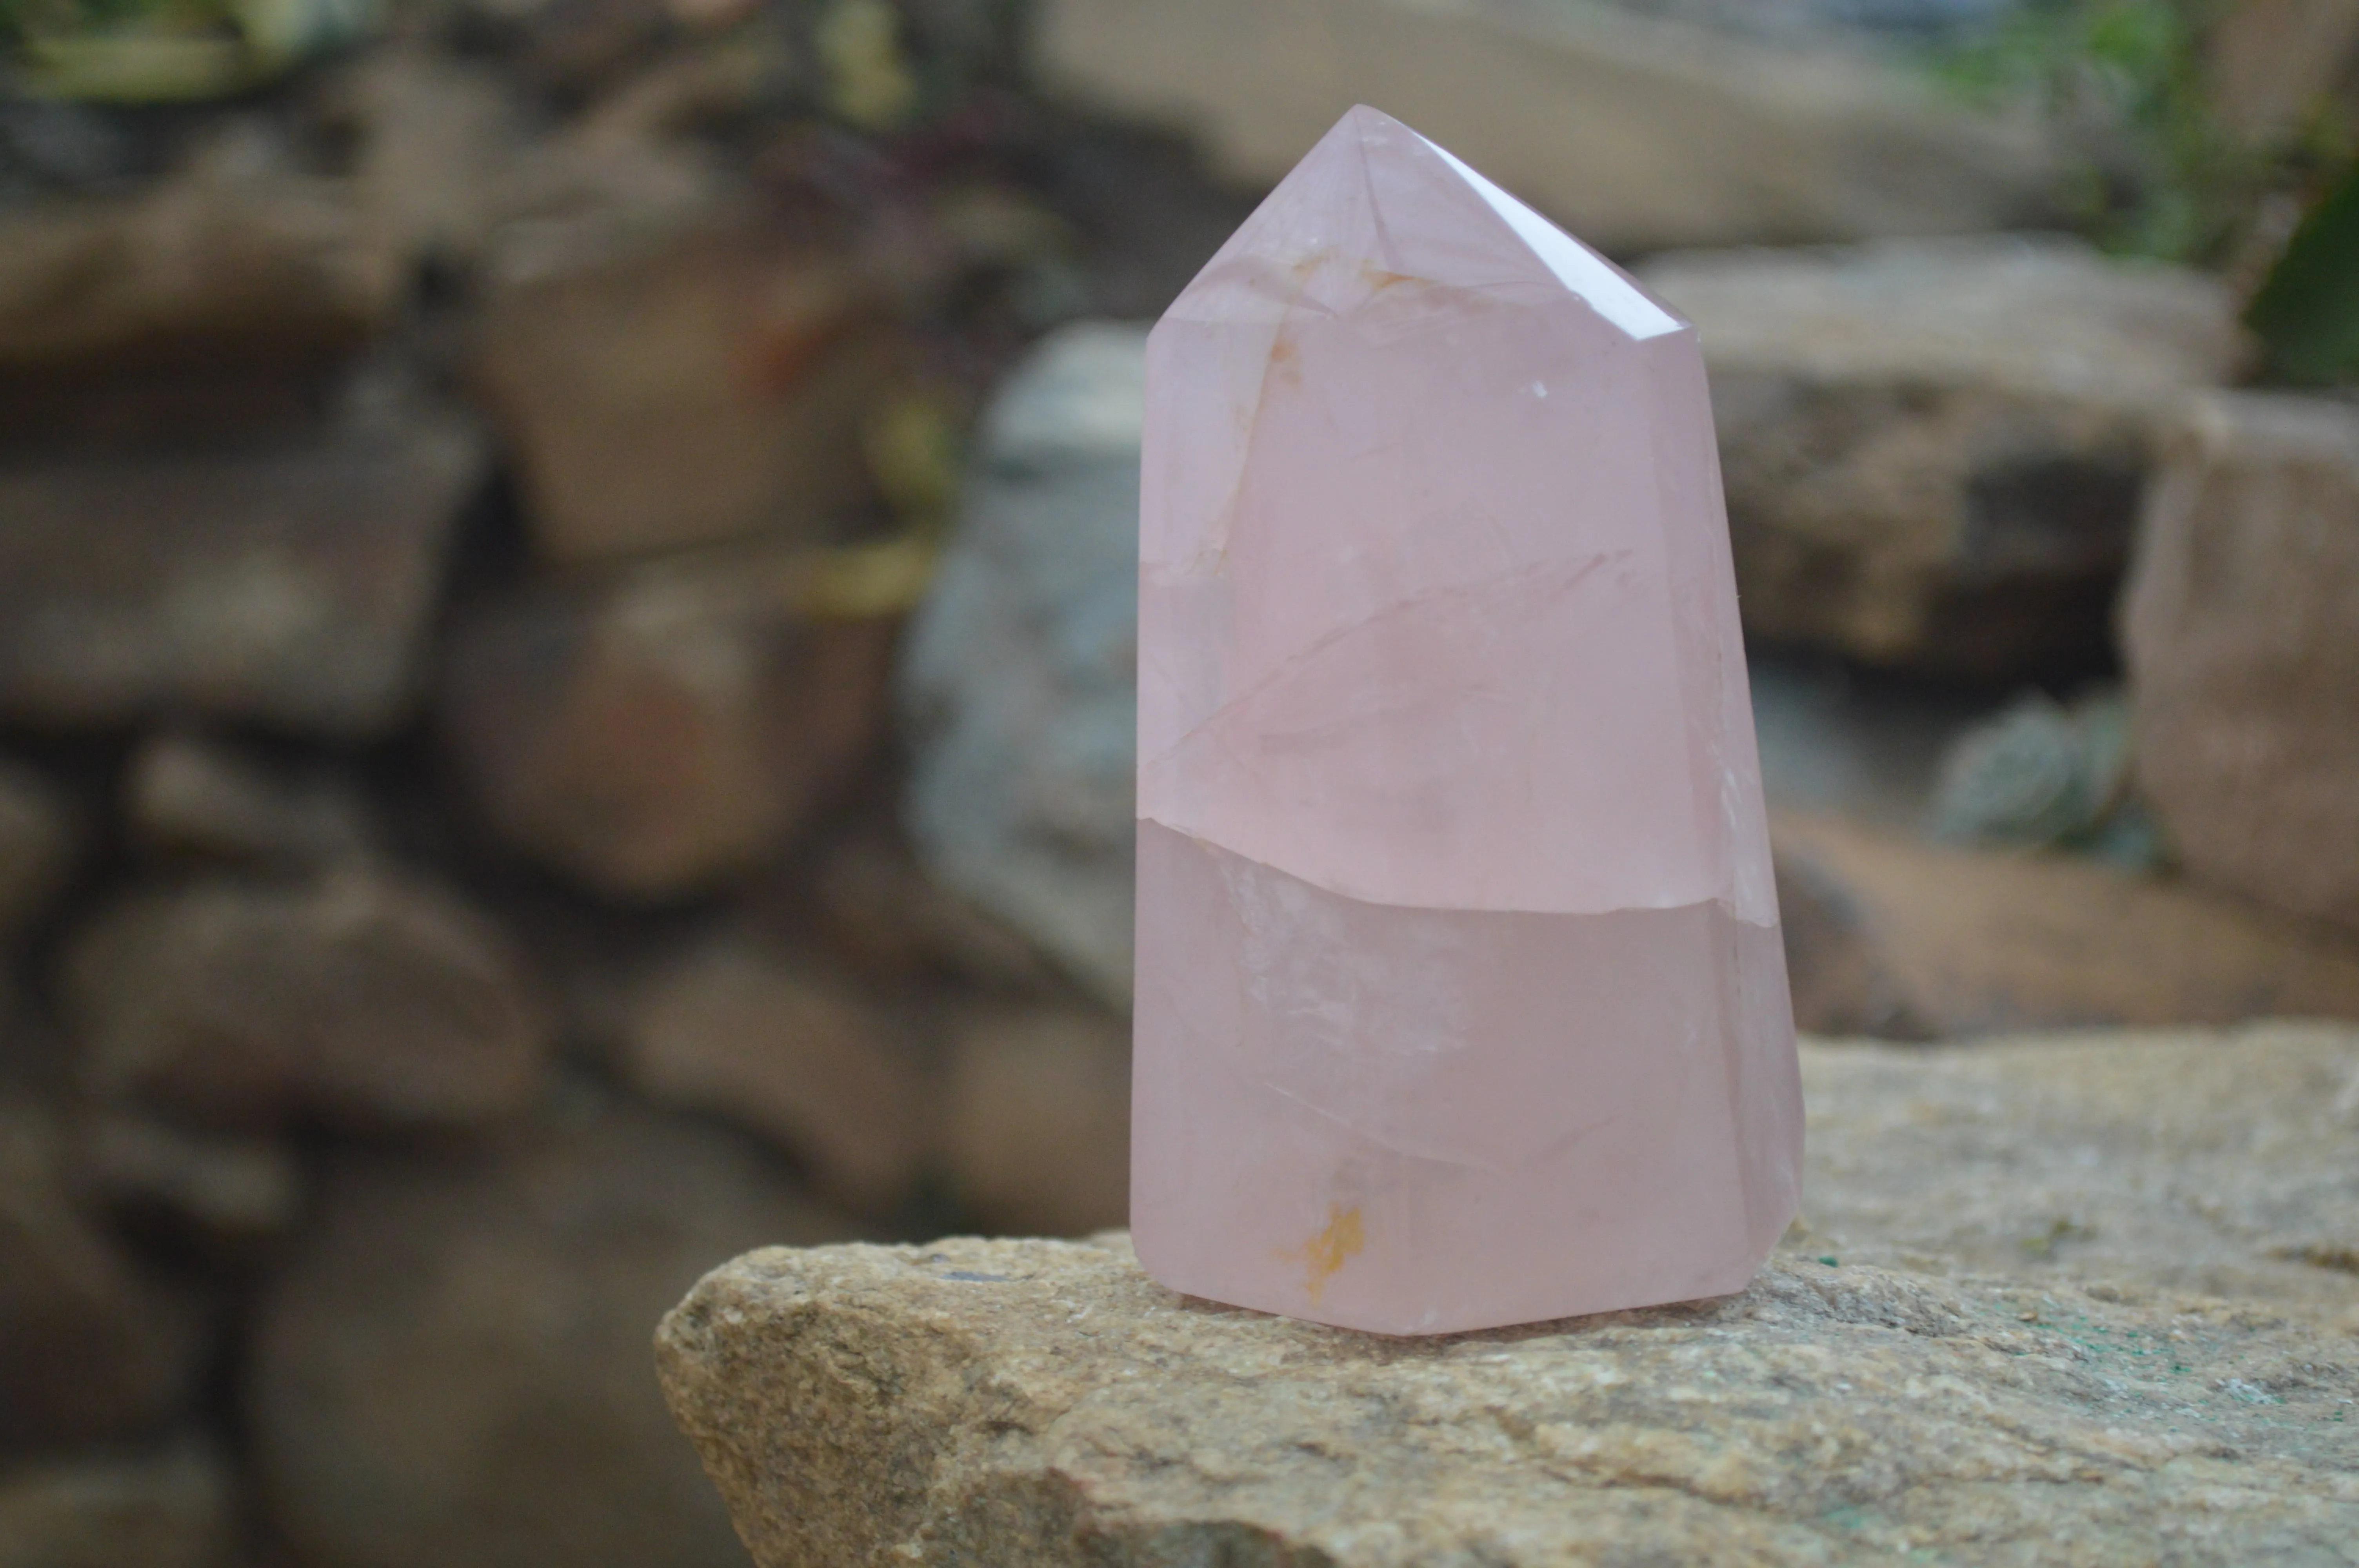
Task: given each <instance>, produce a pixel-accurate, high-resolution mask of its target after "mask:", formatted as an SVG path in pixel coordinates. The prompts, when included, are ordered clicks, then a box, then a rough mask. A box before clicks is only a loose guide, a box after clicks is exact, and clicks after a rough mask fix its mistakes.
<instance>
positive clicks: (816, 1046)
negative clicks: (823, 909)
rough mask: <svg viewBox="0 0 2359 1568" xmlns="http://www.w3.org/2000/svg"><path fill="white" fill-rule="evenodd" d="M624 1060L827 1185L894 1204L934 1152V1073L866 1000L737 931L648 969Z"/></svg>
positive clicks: (665, 1094)
mask: <svg viewBox="0 0 2359 1568" xmlns="http://www.w3.org/2000/svg"><path fill="white" fill-rule="evenodd" d="M620 1065H621V1068H622V1072H623V1076H624V1077H625V1080H626V1081H627V1082H628V1083H629V1084H630V1085H631V1086H632V1087H634V1088H636V1089H637V1090H639V1091H640V1092H641V1093H642V1094H645V1095H647V1097H648V1098H651V1099H655V1100H658V1101H660V1102H663V1103H665V1104H669V1105H676V1106H679V1107H682V1108H687V1109H690V1110H701V1111H705V1112H708V1113H710V1114H712V1115H714V1116H719V1117H722V1118H723V1119H727V1120H730V1121H734V1122H735V1123H737V1124H738V1125H739V1126H741V1127H744V1128H746V1129H747V1130H751V1131H753V1132H756V1133H758V1134H760V1135H761V1136H763V1137H764V1138H766V1139H767V1140H769V1141H771V1142H773V1143H775V1144H777V1145H778V1146H779V1147H780V1148H781V1149H783V1150H784V1151H785V1152H787V1153H788V1154H789V1155H790V1156H793V1157H794V1158H795V1159H796V1160H797V1161H798V1162H799V1163H800V1164H801V1165H802V1166H803V1168H804V1169H806V1170H807V1171H809V1172H810V1176H811V1180H812V1182H813V1184H815V1185H816V1186H817V1187H818V1188H819V1190H820V1191H821V1192H822V1193H824V1194H826V1195H829V1196H831V1197H832V1198H835V1199H836V1200H838V1201H839V1202H842V1203H843V1204H845V1205H847V1206H851V1207H853V1208H855V1209H858V1210H860V1211H861V1212H863V1213H865V1214H872V1215H879V1216H887V1217H889V1216H891V1215H893V1214H894V1213H895V1212H896V1211H897V1210H898V1209H899V1208H901V1206H903V1205H904V1204H906V1203H907V1202H908V1200H909V1199H910V1197H911V1196H912V1195H914V1193H915V1191H916V1188H917V1184H918V1180H919V1176H920V1175H921V1174H922V1173H923V1172H924V1169H925V1166H926V1162H927V1159H928V1156H929V1154H930V1152H931V1151H932V1144H933V1139H932V1133H933V1129H934V1124H935V1114H934V1113H935V1095H936V1092H937V1086H936V1085H935V1084H934V1083H933V1082H932V1081H930V1079H929V1077H928V1076H926V1075H925V1074H924V1073H923V1072H922V1071H921V1069H920V1063H919V1060H918V1058H917V1055H916V1054H915V1052H914V1051H913V1050H912V1048H911V1046H910V1044H909V1043H908V1041H907V1040H905V1039H903V1038H901V1037H900V1034H899V1032H898V1031H897V1028H896V1027H895V1024H894V1022H893V1021H892V1020H890V1019H889V1018H887V1017H886V1015H885V1014H884V1013H883V1012H882V1011H880V1010H879V1009H878V1008H877V1007H876V1006H875V1004H874V1003H872V1002H870V1001H868V1000H866V999H864V998H863V997H862V996H860V995H859V994H858V993H857V992H854V991H853V990H851V989H849V988H847V987H845V986H844V985H843V984H842V983H841V982H839V981H836V980H833V979H830V978H829V977H828V976H827V975H826V974H825V973H824V972H823V971H821V970H820V969H819V968H816V967H815V966H814V965H812V964H811V963H810V961H808V960H798V959H797V958H795V957H792V956H791V955H788V954H782V953H779V952H777V951H776V950H774V949H772V948H770V947H769V946H766V945H765V944H761V943H758V942H756V941H755V940H752V939H750V938H747V937H745V936H723V937H722V938H720V939H719V940H717V941H714V942H712V943H710V944H708V945H705V946H701V947H698V948H696V949H694V950H692V951H690V952H689V953H687V954H685V955H683V956H681V957H679V958H678V959H677V960H675V961H673V962H671V963H669V964H667V965H665V966H664V967H662V968H659V969H658V971H657V972H656V973H655V974H653V975H652V976H650V977H649V978H648V979H647V982H646V984H645V985H644V986H643V987H642V988H641V989H640V991H639V994H638V996H637V997H636V1000H635V1003H634V1005H633V1007H632V1009H631V1020H630V1026H629V1031H628V1034H627V1036H626V1038H625V1041H624V1043H623V1049H622V1053H621V1062H620Z"/></svg>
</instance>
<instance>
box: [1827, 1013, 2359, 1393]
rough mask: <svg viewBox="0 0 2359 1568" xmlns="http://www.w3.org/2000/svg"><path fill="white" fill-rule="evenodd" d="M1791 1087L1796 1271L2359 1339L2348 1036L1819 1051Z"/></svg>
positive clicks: (2171, 1034) (2275, 1030) (2355, 1155)
mask: <svg viewBox="0 0 2359 1568" xmlns="http://www.w3.org/2000/svg"><path fill="white" fill-rule="evenodd" d="M1802 1088H1803V1098H1804V1100H1805V1102H1806V1103H1807V1104H1808V1106H1809V1107H1810V1153H1809V1160H1808V1165H1807V1167H1806V1169H1805V1172H1804V1175H1803V1184H1802V1221H1801V1226H1800V1227H1799V1228H1798V1229H1797V1230H1796V1231H1795V1232H1794V1233H1792V1234H1790V1235H1789V1237H1788V1243H1789V1245H1790V1246H1792V1247H1794V1248H1796V1249H1802V1250H1805V1251H1806V1252H1807V1254H1808V1255H1810V1256H1818V1255H1821V1254H1830V1255H1832V1256H1834V1257H1837V1258H1840V1259H1841V1260H1843V1264H1844V1265H1845V1266H1846V1267H1848V1266H1849V1265H1851V1264H1852V1263H1854V1262H1865V1263H1876V1264H1881V1265H1886V1266H1888V1267H1892V1268H1899V1269H1908V1270H1913V1271H1920V1272H1926V1273H1946V1274H1951V1275H1965V1274H1976V1273H1979V1274H2006V1275H2012V1276H2014V1277H2017V1278H2020V1279H2025V1280H2041V1281H2047V1280H2080V1281H2102V1282H2106V1283H2111V1284H2115V1285H2121V1286H2124V1287H2125V1288H2140V1289H2160V1290H2169V1291H2180V1292H2201V1293H2204V1294H2207V1295H2216V1296H2223V1297H2232V1298H2241V1299H2251V1300H2267V1301H2269V1302H2272V1303H2279V1304H2291V1303H2306V1304H2307V1305H2308V1306H2309V1307H2310V1308H2312V1309H2314V1310H2316V1311H2319V1312H2321V1313H2324V1314H2328V1315H2329V1316H2330V1318H2331V1319H2332V1321H2333V1322H2334V1323H2335V1324H2336V1325H2339V1326H2340V1327H2341V1328H2342V1329H2343V1331H2345V1332H2347V1333H2353V1334H2359V1028H2354V1027H2353V1026H2351V1025H2349V1024H2340V1025H2330V1024H2323V1023H2307V1024H2305V1023H2261V1024H2254V1025H2252V1026H2250V1027H2248V1028H2245V1029H2242V1030H2237V1031H2234V1032H2233V1033H2218V1032H2215V1031H2212V1030H2201V1029H2187V1030H2177V1031H2158V1032H2154V1033H2120V1032H2114V1031H2102V1032H2097V1031H2093V1032H2088V1033H2080V1034H2059V1035H2049V1036H2034V1037H2028V1038H2017V1039H2013V1040H2004V1041H1994V1042H1991V1043H1989V1044H1981V1045H1970V1046H1956V1047H1950V1048H1944V1049H1936V1050H1928V1049H1923V1048H1920V1047H1912V1046H1906V1045H1898V1046H1896V1045H1866V1044H1827V1045H1815V1046H1808V1047H1805V1048H1804V1051H1803V1053H1802ZM2336 1354H2337V1356H2338V1357H2340V1358H2341V1359H2344V1360H2351V1361H2359V1339H2347V1340H2345V1341H2344V1342H2343V1348H2342V1349H2341V1350H2339V1351H2338V1352H2337V1353H2336ZM2349 1419H2350V1420H2352V1421H2359V1411H2353V1412H2352V1414H2351V1416H2350V1417H2349Z"/></svg>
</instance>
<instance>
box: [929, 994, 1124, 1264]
mask: <svg viewBox="0 0 2359 1568" xmlns="http://www.w3.org/2000/svg"><path fill="white" fill-rule="evenodd" d="M947 1098H948V1107H947V1111H946V1117H947V1125H946V1127H945V1129H944V1135H943V1136H944V1147H945V1153H946V1157H947V1160H948V1162H949V1173H950V1181H951V1195H952V1196H953V1197H955V1198H956V1199H957V1200H958V1202H959V1204H960V1206H962V1208H964V1209H965V1210H966V1211H967V1212H968V1213H970V1214H972V1215H973V1216H974V1217H976V1218H977V1219H978V1220H979V1221H981V1222H982V1223H983V1224H984V1225H985V1226H987V1227H990V1228H991V1229H993V1230H995V1231H1005V1232H1013V1233H1015V1234H1017V1235H1032V1236H1082V1235H1087V1234H1088V1233H1090V1232H1091V1231H1093V1230H1099V1229H1102V1228H1103V1227H1107V1226H1111V1225H1119V1224H1121V1223H1122V1222H1123V1220H1124V1218H1125V1217H1126V1216H1127V1215H1128V1213H1129V1209H1130V1031H1129V1029H1128V1028H1127V1027H1126V1026H1125V1022H1123V1021H1122V1020H1121V1019H1119V1018H1117V1017H1114V1015H1112V1014H1109V1013H1104V1012H1101V1011H1097V1010H1095V1009H1093V1008H1086V1007H1080V1006H1074V1005H1071V1004H1064V1005H1055V1004H1042V1005H1037V1006H1032V1007H1027V1008H1011V1009H1005V1010H997V1011H987V1012H984V1013H980V1014H978V1015H976V1016H974V1017H973V1018H970V1019H967V1020H965V1021H963V1022H962V1023H960V1024H959V1026H958V1027H957V1028H956V1029H955V1030H954V1031H953V1033H952V1036H951V1059H950V1086H949V1090H948V1096H947Z"/></svg>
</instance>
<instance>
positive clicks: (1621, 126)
mask: <svg viewBox="0 0 2359 1568" xmlns="http://www.w3.org/2000/svg"><path fill="white" fill-rule="evenodd" d="M1038 12H1039V15H1038V21H1037V31H1036V38H1035V45H1034V48H1035V53H1036V56H1037V59H1038V69H1039V70H1040V72H1041V74H1042V76H1043V78H1044V79H1045V81H1047V82H1048V83H1049V85H1050V87H1051V88H1053V89H1055V90H1058V91H1060V92H1064V93H1067V94H1070V95H1071V96H1073V97H1075V98H1077V99H1079V100H1081V101H1082V102H1083V103H1087V104H1090V105H1092V106H1093V107H1095V108H1098V109H1100V110H1102V111H1104V112H1107V113H1111V114H1116V115H1120V116H1122V117H1125V118H1128V119H1133V120H1139V121H1146V122H1148V123H1152V124H1160V125H1164V126H1167V127H1169V128H1170V129H1173V130H1177V131H1180V132H1184V133H1188V134H1190V135H1195V136H1196V137H1198V138H1199V139H1200V140H1201V143H1202V145H1203V146H1204V148H1205V150H1206V151H1207V152H1208V153H1209V154H1210V155H1211V157H1212V162H1213V164H1214V166H1215V167H1216V168H1217V169H1218V170H1219V171H1220V172H1222V173H1223V174H1225V175H1228V176H1230V177H1232V178H1236V179H1238V180H1240V181H1242V182H1245V183H1248V184H1253V185H1257V186H1264V187H1266V186H1269V185H1272V184H1275V183H1276V182H1277V179H1278V178H1281V177H1282V176H1283V175H1284V174H1285V173H1286V172H1287V170H1288V169H1289V168H1292V167H1293V165H1294V163H1295V160H1297V159H1298V158H1299V157H1301V156H1302V155H1303V153H1305V152H1306V151H1308V150H1309V149H1310V145H1311V144H1312V143H1313V142H1315V141H1317V140H1318V139H1319V138H1320V136H1321V135H1324V134H1325V133H1326V131H1327V129H1328V128H1329V127H1330V126H1331V125H1332V124H1334V123H1335V122H1336V120H1337V119H1339V118H1341V117H1342V115H1343V112H1344V111H1345V110H1347V109H1349V108H1350V107H1352V105H1353V103H1374V104H1376V105H1378V106H1380V107H1382V108H1383V109H1384V110H1385V111H1386V113H1388V114H1397V115H1398V116H1399V117H1400V118H1401V119H1402V120H1404V121H1406V122H1408V124H1411V125H1414V126H1415V127H1417V129H1419V131H1421V132H1423V133H1424V134H1425V135H1430V136H1431V137H1433V138H1434V139H1435V140H1437V141H1439V142H1440V143H1441V144H1442V145H1443V146H1447V147H1448V148H1450V149H1451V151H1452V152H1454V153H1456V154H1457V155H1458V156H1459V157H1462V158H1464V159H1466V161H1467V162H1469V163H1471V164H1473V166H1474V167H1475V168H1479V169H1481V170H1483V172H1484V173H1485V174H1486V175H1488V176H1490V177H1491V178H1493V179H1495V180H1497V181H1498V182H1499V183H1500V184H1501V185H1503V186H1505V187H1506V188H1507V189H1510V190H1513V191H1514V192H1516V193H1517V195H1518V196H1521V197H1522V198H1524V199H1525V200H1528V201H1530V202H1532V203H1533V204H1535V205H1536V206H1538V208H1539V209H1540V210H1541V211H1545V212H1547V213H1549V215H1550V216H1552V217H1554V218H1557V219H1559V220H1560V221H1562V222H1565V223H1567V224H1568V225H1570V226H1571V229H1572V231H1573V232H1575V233H1577V234H1579V235H1580V236H1581V237H1582V239H1584V240H1586V241H1588V242H1589V243H1592V244H1593V245H1597V246H1600V247H1602V248H1603V249H1604V250H1606V251H1608V252H1611V253H1613V254H1631V253H1636V252H1644V251H1647V250H1653V249H1658V248H1660V247H1663V246H1667V245H1724V244H1746V243H1802V242H1811V241H1824V240H1845V239H1862V238H1867V237H1871V236H1874V235H1879V234H1924V233H1951V232H1971V231H1974V230H1982V229H1995V228H2006V227H2010V226H2013V225H2017V224H2020V223H2023V222H2027V221H2036V220H2037V219H2038V217H2039V216H2040V215H2041V214H2043V213H2044V212H2046V211H2049V210H2050V209H2051V206H2052V200H2051V198H2052V192H2053V187H2054V183H2055V181H2054V174H2055V172H2056V170H2057V168H2058V167H2059V166H2058V163H2057V160H2056V159H2054V158H2053V157H2051V156H2050V154H2049V150H2048V149H2047V147H2046V146H2044V145H2043V140H2042V138H2041V136H2040V135H2039V134H2038V131H2037V129H2036V128H2035V127H2034V126H2033V125H2032V124H2029V123H2028V122H2013V123H2002V122H1999V121H1996V120H1992V119H1984V118H1981V117H1977V116H1975V115H1972V114H1967V113H1965V112H1964V111H1962V110H1961V109H1959V108H1957V107H1955V106H1954V105H1952V104H1949V103H1942V102H1941V101H1940V99H1939V97H1938V95H1937V94H1936V93H1935V92H1933V91H1932V89H1931V85H1930V83H1929V82H1926V81H1922V80H1921V79H1915V80H1912V79H1911V78H1909V77H1908V76H1907V75H1906V74H1904V73H1903V72H1902V71H1900V70H1896V69H1894V68H1893V67H1892V66H1890V65H1889V64H1887V63H1885V62H1882V61H1877V60H1874V59H1866V58H1863V57H1861V56H1859V55H1856V54H1854V53H1850V52H1846V51H1843V50H1841V49H1834V50H1828V49H1810V50H1803V49H1776V48H1769V47H1765V46H1763V45H1761V44H1758V43H1756V42H1754V41H1753V40H1750V39H1746V38H1735V37H1730V36H1727V35H1724V34H1721V33H1715V32H1712V31H1709V30H1706V29H1703V28H1699V27H1687V26H1682V25H1680V24H1678V23H1676V22H1671V21H1666V20H1659V19H1656V18H1650V17H1645V16H1628V15H1617V14H1614V12H1612V11H1609V10H1607V9H1606V8H1605V7H1603V6H1599V5H1565V4H1558V3H1551V0H1194V3H1192V4H1190V5H1168V4H1164V3H1162V0H1049V3H1047V4H1044V5H1041V6H1040V7H1039V8H1038Z"/></svg>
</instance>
